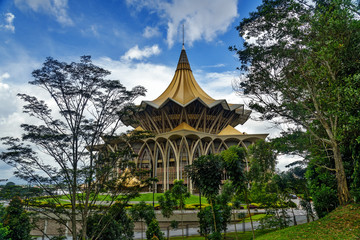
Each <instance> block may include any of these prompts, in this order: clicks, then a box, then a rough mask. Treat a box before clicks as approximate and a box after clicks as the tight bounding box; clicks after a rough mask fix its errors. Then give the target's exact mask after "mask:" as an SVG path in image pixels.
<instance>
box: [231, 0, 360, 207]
mask: <svg viewBox="0 0 360 240" xmlns="http://www.w3.org/2000/svg"><path fill="white" fill-rule="evenodd" d="M354 16H358V8H357V7H356V6H354V5H353V4H352V3H351V1H350V0H328V1H315V2H314V4H312V5H310V2H309V1H305V0H264V1H263V3H262V5H260V6H259V7H258V8H257V11H256V12H253V13H251V14H250V17H249V18H245V19H243V20H242V22H241V23H240V25H239V26H238V27H237V30H238V31H239V33H240V35H241V36H242V37H243V38H244V39H245V41H244V43H243V47H242V48H238V47H236V46H234V47H230V49H231V50H234V51H236V53H237V54H238V56H239V59H240V61H241V67H240V69H241V70H242V73H243V74H244V77H243V78H241V80H240V81H238V83H237V86H236V88H237V90H238V91H241V92H242V93H245V94H248V95H249V96H250V97H251V98H252V101H251V102H250V104H249V105H250V107H251V108H252V109H254V110H256V111H258V112H260V113H261V118H262V119H266V120H275V121H276V122H278V123H279V122H286V123H293V124H295V125H296V126H297V127H298V129H300V130H305V131H307V132H308V133H309V135H310V136H311V139H312V141H313V142H314V143H315V144H316V145H318V146H320V147H321V148H322V149H323V151H324V152H326V153H327V155H326V158H327V159H328V161H329V160H330V161H332V162H333V163H334V167H333V168H329V167H327V168H328V170H331V171H333V172H334V173H335V175H336V180H337V194H338V198H339V202H340V204H345V203H346V202H348V201H349V200H350V199H351V197H350V193H349V189H348V183H347V182H348V180H349V178H350V176H349V175H347V174H346V172H345V169H344V159H343V156H342V154H341V148H342V147H343V146H344V142H346V141H350V142H351V144H355V143H356V142H358V141H359V140H360V139H359V135H358V134H351V139H349V136H350V135H349V134H348V133H349V132H351V133H354V131H355V130H356V133H358V132H359V131H358V130H357V129H358V123H359V120H360V118H359V113H358V109H359V108H360V105H359V101H356V100H353V99H352V98H349V95H354V94H355V93H356V92H357V89H359V77H360V62H359V59H360V44H359V43H360V31H359V29H360V21H359V20H358V18H356V17H354ZM354 124H355V125H357V126H355V125H354ZM298 129H297V130H298Z"/></svg>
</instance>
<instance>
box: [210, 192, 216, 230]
mask: <svg viewBox="0 0 360 240" xmlns="http://www.w3.org/2000/svg"><path fill="white" fill-rule="evenodd" d="M210 204H211V208H212V212H213V218H214V228H215V232H217V229H216V218H215V211H214V205H213V201H212V199H210Z"/></svg>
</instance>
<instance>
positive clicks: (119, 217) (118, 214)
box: [86, 203, 134, 240]
mask: <svg viewBox="0 0 360 240" xmlns="http://www.w3.org/2000/svg"><path fill="white" fill-rule="evenodd" d="M125 206H126V205H124V204H121V203H116V204H114V205H112V206H111V208H110V209H109V211H108V212H107V213H106V215H105V216H103V214H101V213H95V214H93V215H91V216H90V217H89V219H88V221H87V228H86V230H87V236H92V237H93V239H99V240H115V239H116V240H129V239H133V236H134V223H133V221H132V219H131V218H130V216H129V214H128V213H127V211H126V209H125Z"/></svg>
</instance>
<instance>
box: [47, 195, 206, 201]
mask: <svg viewBox="0 0 360 240" xmlns="http://www.w3.org/2000/svg"><path fill="white" fill-rule="evenodd" d="M162 195H164V194H163V193H155V202H157V201H158V197H159V196H162ZM97 198H98V201H110V200H111V198H110V197H109V196H107V195H99V196H98V197H97ZM59 199H61V200H62V201H64V203H69V200H68V197H67V196H65V195H63V196H59ZM152 199H153V194H152V193H142V194H140V196H139V197H137V198H134V199H131V202H133V201H134V202H140V201H145V202H152ZM43 200H44V201H46V198H44V199H43ZM199 203H200V202H199V196H196V195H191V196H190V198H188V199H186V202H185V204H199ZM201 203H202V204H207V203H208V202H207V200H206V198H204V197H201Z"/></svg>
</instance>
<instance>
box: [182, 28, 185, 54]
mask: <svg viewBox="0 0 360 240" xmlns="http://www.w3.org/2000/svg"><path fill="white" fill-rule="evenodd" d="M182 37H183V45H182V49H185V30H184V24H183V36H182Z"/></svg>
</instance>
